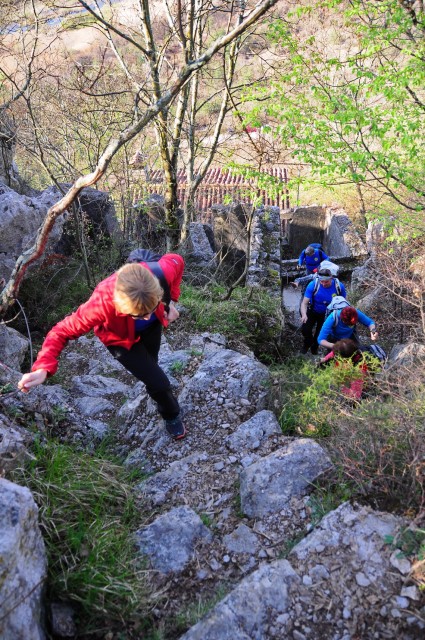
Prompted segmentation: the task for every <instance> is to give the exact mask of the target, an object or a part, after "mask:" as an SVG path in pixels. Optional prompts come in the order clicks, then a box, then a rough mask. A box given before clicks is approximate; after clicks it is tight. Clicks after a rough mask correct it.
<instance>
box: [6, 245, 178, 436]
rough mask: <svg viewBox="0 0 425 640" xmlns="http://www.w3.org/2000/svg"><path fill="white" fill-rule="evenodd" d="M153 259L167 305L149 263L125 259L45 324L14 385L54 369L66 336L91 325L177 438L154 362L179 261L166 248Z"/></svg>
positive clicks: (27, 384)
mask: <svg viewBox="0 0 425 640" xmlns="http://www.w3.org/2000/svg"><path fill="white" fill-rule="evenodd" d="M158 265H159V267H160V268H161V270H162V273H163V274H164V278H165V280H166V282H167V283H168V286H169V289H170V295H171V302H170V305H169V307H168V310H167V309H166V308H165V306H164V304H163V302H162V298H163V295H164V291H163V289H162V287H161V284H160V281H159V280H158V278H157V277H156V276H155V275H154V274H153V273H152V272H151V270H150V268H149V266H148V265H147V264H146V263H144V262H136V263H133V264H125V265H124V266H123V267H121V269H119V270H118V271H117V272H116V273H114V274H113V275H111V276H109V277H108V278H106V279H105V280H103V281H102V282H100V283H99V284H98V285H97V287H96V288H95V289H94V291H93V293H92V295H91V297H90V298H89V300H88V301H87V302H85V303H84V304H82V305H81V306H80V307H78V309H77V310H76V311H75V313H72V314H71V315H69V316H67V317H66V318H64V320H61V322H58V323H57V324H56V325H55V326H54V327H53V328H52V329H51V331H50V332H49V333H48V334H47V336H46V339H45V340H44V342H43V345H42V347H41V350H40V352H39V354H38V357H37V360H36V361H35V363H34V365H33V367H32V370H31V373H26V374H24V375H23V376H22V378H21V380H20V382H19V384H18V386H19V388H20V389H21V390H22V391H28V390H29V389H31V388H32V387H35V386H37V385H39V384H42V383H43V382H44V381H45V380H46V378H47V376H52V375H53V374H54V373H56V371H57V368H58V358H59V356H60V354H61V352H62V350H63V349H64V347H65V346H66V344H67V342H68V340H74V339H76V338H79V337H80V336H82V335H84V334H86V333H88V332H89V331H90V330H91V329H93V330H94V333H95V335H96V336H97V337H98V338H99V339H100V340H101V342H103V344H104V345H105V346H106V347H107V348H108V350H109V351H110V353H111V354H112V355H113V356H114V357H115V358H116V359H117V360H118V361H119V362H120V363H121V364H122V365H123V366H124V367H125V368H126V369H127V370H128V371H130V372H131V373H132V374H133V375H134V376H135V377H136V378H138V379H139V380H141V381H142V382H143V383H144V384H145V385H146V390H147V392H148V394H149V395H150V397H151V398H152V399H153V400H154V401H155V402H156V404H157V407H158V411H159V413H160V415H161V416H162V417H163V418H164V421H165V427H166V429H167V431H168V433H169V434H170V435H171V436H173V437H174V438H175V439H180V438H183V437H184V436H185V434H186V430H185V427H184V425H183V422H182V419H181V415H180V407H179V404H178V402H177V399H176V398H175V397H174V394H173V392H172V391H171V385H170V381H169V380H168V378H167V376H166V375H165V373H164V371H163V370H162V369H161V367H160V366H159V365H158V354H159V348H160V345H161V333H162V327H166V326H167V325H168V324H169V323H170V322H174V321H175V320H177V319H178V317H179V312H178V310H177V309H176V307H175V302H177V300H178V299H179V295H180V283H181V280H182V276H183V269H184V261H183V258H182V257H181V256H180V255H178V254H174V253H168V254H165V255H164V256H162V257H161V259H160V260H159V261H158Z"/></svg>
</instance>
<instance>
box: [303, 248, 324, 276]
mask: <svg viewBox="0 0 425 640" xmlns="http://www.w3.org/2000/svg"><path fill="white" fill-rule="evenodd" d="M322 260H329V256H327V255H326V253H325V252H324V251H323V250H322V249H315V250H314V254H313V255H312V256H306V255H305V249H304V250H303V251H301V253H300V257H299V258H298V264H299V266H300V267H302V266H303V263H305V268H306V270H307V273H313V270H314V269H317V268H318V267H319V266H320V263H321V262H322Z"/></svg>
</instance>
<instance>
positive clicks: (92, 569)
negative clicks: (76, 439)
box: [11, 442, 146, 631]
mask: <svg viewBox="0 0 425 640" xmlns="http://www.w3.org/2000/svg"><path fill="white" fill-rule="evenodd" d="M34 454H35V457H34V459H33V460H31V461H30V462H29V463H28V464H27V466H26V467H25V468H22V469H18V470H16V471H14V472H13V474H12V478H11V479H12V480H13V481H16V482H19V483H22V484H25V485H26V486H28V487H29V489H30V490H31V491H32V493H33V495H34V498H35V500H36V502H37V504H38V506H39V514H40V526H41V530H42V533H43V537H44V541H45V544H46V547H47V553H48V586H47V588H48V593H49V594H50V596H51V597H52V598H54V600H61V599H63V600H72V601H74V602H76V603H78V604H79V605H80V609H81V616H80V618H81V623H82V625H83V628H84V630H85V631H87V630H88V629H90V628H94V627H96V625H97V624H99V622H102V626H104V623H105V619H109V620H110V621H113V620H122V618H125V617H126V616H130V615H131V614H132V613H133V612H134V610H138V611H139V612H140V611H143V607H144V603H145V602H146V582H145V575H144V572H143V568H142V567H141V566H140V564H139V562H138V560H137V558H136V556H135V551H134V548H133V542H132V539H131V534H132V532H133V531H134V530H135V529H136V528H137V525H138V515H139V514H138V511H137V509H136V506H135V503H134V498H133V494H132V487H131V485H130V484H129V479H130V476H129V473H128V472H127V471H126V470H125V469H123V467H121V466H118V465H115V464H113V463H112V462H110V461H108V460H106V459H102V458H98V457H95V456H92V455H89V454H87V453H85V452H84V451H74V450H73V449H72V448H71V447H69V446H66V445H61V444H57V443H55V442H45V443H43V444H41V443H36V445H35V449H34ZM83 623H84V624H83Z"/></svg>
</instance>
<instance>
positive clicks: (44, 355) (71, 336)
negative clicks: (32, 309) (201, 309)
mask: <svg viewBox="0 0 425 640" xmlns="http://www.w3.org/2000/svg"><path fill="white" fill-rule="evenodd" d="M140 264H142V265H145V263H144V262H141V263H140ZM159 265H160V267H161V269H162V270H163V272H164V276H165V279H166V280H167V282H168V284H169V286H170V293H171V299H172V300H174V301H177V300H178V299H179V296H180V283H181V280H182V276H183V269H184V260H183V258H182V257H181V256H179V255H178V254H176V253H166V254H165V255H164V256H162V258H161V259H160V260H159ZM146 268H148V267H146ZM116 279H117V274H116V273H114V274H112V275H111V276H109V278H106V279H105V280H102V282H100V283H99V284H98V285H97V287H96V288H95V289H94V291H93V293H92V295H91V296H90V298H89V299H88V300H87V302H85V303H84V304H82V305H81V306H79V307H78V309H77V310H76V311H75V312H74V313H72V314H71V315H69V316H67V317H66V318H64V319H63V320H61V322H58V324H56V325H55V326H54V327H53V329H51V330H50V331H49V333H48V334H47V336H46V339H45V340H44V342H43V345H42V347H41V350H40V352H39V354H38V357H37V360H36V361H35V363H34V365H33V367H32V371H37V369H45V370H46V371H47V372H48V374H49V375H53V374H54V373H56V371H57V369H58V358H59V356H60V354H61V352H62V350H63V349H64V347H65V346H66V344H67V342H68V340H75V339H76V338H79V337H80V336H82V335H84V334H85V333H88V332H89V331H90V330H91V329H93V330H94V333H95V335H96V336H97V337H98V338H99V339H100V340H101V341H102V342H103V344H105V345H107V346H112V345H116V346H120V347H125V348H126V349H131V347H132V346H133V344H135V343H136V342H138V341H139V340H140V337H139V336H138V337H136V335H135V321H134V318H132V317H131V316H129V315H126V314H124V313H119V312H118V311H117V310H116V308H115V305H114V299H113V298H114V287H115V281H116ZM155 315H156V317H157V318H158V320H159V321H160V323H161V324H162V325H163V326H164V327H166V326H167V325H168V321H167V320H166V319H165V318H164V305H163V304H160V305H159V307H158V309H156V311H155Z"/></svg>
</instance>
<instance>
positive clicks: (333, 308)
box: [325, 295, 351, 327]
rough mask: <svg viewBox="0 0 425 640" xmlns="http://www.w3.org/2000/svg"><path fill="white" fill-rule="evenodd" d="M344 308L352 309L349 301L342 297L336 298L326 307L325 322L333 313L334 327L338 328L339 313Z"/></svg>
mask: <svg viewBox="0 0 425 640" xmlns="http://www.w3.org/2000/svg"><path fill="white" fill-rule="evenodd" d="M344 307H351V305H350V303H349V302H348V300H346V299H345V298H344V296H341V295H337V296H334V297H333V298H332V300H331V301H330V303H329V304H328V306H327V307H326V313H325V320H326V318H327V317H328V316H330V314H331V313H333V316H334V321H333V324H332V327H336V325H337V324H338V311H340V310H341V309H344Z"/></svg>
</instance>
